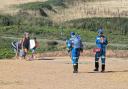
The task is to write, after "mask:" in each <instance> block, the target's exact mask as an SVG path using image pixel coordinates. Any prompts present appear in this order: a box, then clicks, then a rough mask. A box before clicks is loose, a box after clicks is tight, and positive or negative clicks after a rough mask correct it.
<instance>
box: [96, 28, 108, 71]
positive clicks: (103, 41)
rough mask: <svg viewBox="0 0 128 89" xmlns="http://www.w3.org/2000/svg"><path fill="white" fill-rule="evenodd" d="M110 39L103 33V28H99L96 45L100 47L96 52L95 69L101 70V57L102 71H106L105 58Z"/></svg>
mask: <svg viewBox="0 0 128 89" xmlns="http://www.w3.org/2000/svg"><path fill="white" fill-rule="evenodd" d="M107 44H108V41H107V37H106V36H104V34H103V29H99V30H98V36H96V46H97V48H98V49H99V50H98V51H96V54H95V69H94V71H99V58H100V57H101V62H102V65H101V72H104V71H105V59H106V47H107Z"/></svg>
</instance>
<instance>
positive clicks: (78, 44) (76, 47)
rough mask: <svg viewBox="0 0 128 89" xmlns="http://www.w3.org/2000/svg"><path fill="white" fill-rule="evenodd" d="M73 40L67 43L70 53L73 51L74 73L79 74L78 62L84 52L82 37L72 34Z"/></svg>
mask: <svg viewBox="0 0 128 89" xmlns="http://www.w3.org/2000/svg"><path fill="white" fill-rule="evenodd" d="M70 36H71V38H70V39H69V40H68V42H67V47H68V51H71V59H72V64H73V69H74V70H73V73H78V60H79V56H80V52H81V51H82V50H83V44H82V41H81V38H80V36H78V35H75V33H74V32H71V33H70Z"/></svg>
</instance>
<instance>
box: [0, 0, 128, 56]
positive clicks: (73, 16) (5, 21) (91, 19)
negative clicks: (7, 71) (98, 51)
mask: <svg viewBox="0 0 128 89" xmlns="http://www.w3.org/2000/svg"><path fill="white" fill-rule="evenodd" d="M110 2H111V3H110ZM112 3H113V4H112ZM109 4H111V5H109ZM126 4H128V1H125V0H118V2H117V1H115V0H47V1H46V2H31V3H26V4H21V5H17V7H18V8H20V9H22V10H20V11H19V12H18V13H16V14H15V15H0V36H3V37H5V38H6V37H7V36H8V37H14V38H21V37H22V36H23V33H24V32H25V31H27V32H29V33H30V37H34V36H36V37H37V38H38V39H41V44H42V45H41V47H40V49H38V52H44V51H55V50H64V48H60V47H61V46H60V45H57V46H47V44H46V42H44V41H42V40H43V39H47V40H48V39H49V40H65V39H66V38H69V35H70V32H72V31H74V32H76V33H77V34H79V35H81V37H82V40H83V41H86V42H88V43H89V44H88V45H87V49H91V48H93V47H94V46H95V45H94V42H95V36H96V35H97V29H98V28H99V26H103V28H104V31H105V34H106V35H107V37H108V40H109V46H108V48H110V49H123V50H124V49H125V50H127V49H128V47H127V44H128V30H127V29H128V25H127V24H128V18H127V16H128V15H127V13H126V12H127V10H128V7H127V5H126ZM101 7H102V8H101ZM33 12H34V13H33ZM39 13H40V15H37V14H39ZM113 16H115V17H113ZM11 41H13V40H10V39H7V38H6V39H3V38H2V39H0V42H1V43H2V42H5V43H4V44H1V49H0V52H1V55H0V58H6V57H12V56H14V54H13V52H12V50H11V48H10V43H11ZM115 44H117V45H115ZM63 45H64V44H63ZM46 48H47V49H46ZM3 50H4V51H3Z"/></svg>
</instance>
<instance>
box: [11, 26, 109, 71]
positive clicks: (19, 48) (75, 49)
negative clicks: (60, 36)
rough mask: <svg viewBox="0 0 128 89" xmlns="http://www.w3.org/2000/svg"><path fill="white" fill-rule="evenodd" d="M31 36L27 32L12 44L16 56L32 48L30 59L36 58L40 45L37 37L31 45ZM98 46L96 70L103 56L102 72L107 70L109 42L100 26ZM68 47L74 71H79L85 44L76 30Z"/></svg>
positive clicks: (97, 38) (67, 44) (67, 42)
mask: <svg viewBox="0 0 128 89" xmlns="http://www.w3.org/2000/svg"><path fill="white" fill-rule="evenodd" d="M30 42H31V41H30V37H29V33H27V32H25V33H24V37H23V38H22V39H21V40H20V41H18V42H12V46H13V47H14V49H15V52H16V57H17V56H20V57H24V58H25V57H26V54H27V53H28V51H29V49H31V50H32V56H31V57H30V58H29V60H32V59H33V58H34V53H35V50H36V48H37V47H38V42H37V40H36V38H34V46H32V47H30ZM95 42H96V48H95V49H94V52H95V69H94V71H99V58H101V62H102V64H101V72H104V71H105V59H106V47H107V44H108V41H107V38H106V36H104V32H103V29H102V28H100V29H99V30H98V35H97V36H96V40H95ZM66 47H67V50H68V53H70V54H71V55H70V57H71V59H72V64H73V73H78V61H79V56H80V53H81V52H83V44H82V40H81V37H80V35H78V34H75V32H71V33H70V38H69V39H67V40H66Z"/></svg>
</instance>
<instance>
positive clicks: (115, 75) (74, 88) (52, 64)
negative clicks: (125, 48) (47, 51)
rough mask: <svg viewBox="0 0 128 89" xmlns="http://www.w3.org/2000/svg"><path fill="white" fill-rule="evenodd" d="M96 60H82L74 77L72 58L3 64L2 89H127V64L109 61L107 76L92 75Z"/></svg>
mask: <svg viewBox="0 0 128 89" xmlns="http://www.w3.org/2000/svg"><path fill="white" fill-rule="evenodd" d="M93 64H94V63H93V58H91V57H81V58H80V64H79V73H78V74H73V73H72V65H71V63H70V58H69V57H47V58H46V57H45V58H40V60H34V61H25V60H1V61H0V89H128V60H127V59H121V58H120V59H117V58H108V59H107V68H106V72H105V73H100V72H99V73H95V72H93V71H92V70H93V66H94V65H93Z"/></svg>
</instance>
